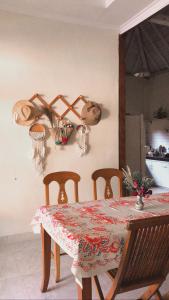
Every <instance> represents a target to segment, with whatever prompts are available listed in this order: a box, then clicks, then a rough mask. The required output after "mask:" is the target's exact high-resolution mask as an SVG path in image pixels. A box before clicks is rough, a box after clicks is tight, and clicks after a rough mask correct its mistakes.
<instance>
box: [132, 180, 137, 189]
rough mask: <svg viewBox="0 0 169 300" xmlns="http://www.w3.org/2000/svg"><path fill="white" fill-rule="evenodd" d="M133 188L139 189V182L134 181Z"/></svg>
mask: <svg viewBox="0 0 169 300" xmlns="http://www.w3.org/2000/svg"><path fill="white" fill-rule="evenodd" d="M133 186H134V188H135V189H137V188H138V182H137V180H134V181H133Z"/></svg>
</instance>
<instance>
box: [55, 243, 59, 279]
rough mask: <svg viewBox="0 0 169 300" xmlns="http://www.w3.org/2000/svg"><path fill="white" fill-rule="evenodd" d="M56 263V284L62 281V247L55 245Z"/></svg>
mask: <svg viewBox="0 0 169 300" xmlns="http://www.w3.org/2000/svg"><path fill="white" fill-rule="evenodd" d="M54 263H55V272H56V282H59V281H60V247H59V246H58V244H57V243H54Z"/></svg>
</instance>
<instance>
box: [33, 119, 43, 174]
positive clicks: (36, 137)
mask: <svg viewBox="0 0 169 300" xmlns="http://www.w3.org/2000/svg"><path fill="white" fill-rule="evenodd" d="M29 135H30V137H31V138H32V149H33V153H32V159H34V161H35V168H36V170H37V171H38V173H39V174H43V172H44V169H45V160H46V145H45V137H46V130H45V126H44V125H42V124H39V123H35V124H33V125H32V126H31V127H30V129H29Z"/></svg>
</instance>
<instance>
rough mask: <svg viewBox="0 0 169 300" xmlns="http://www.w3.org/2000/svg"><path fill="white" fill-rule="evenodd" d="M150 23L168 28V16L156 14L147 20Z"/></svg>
mask: <svg viewBox="0 0 169 300" xmlns="http://www.w3.org/2000/svg"><path fill="white" fill-rule="evenodd" d="M148 21H149V22H150V23H154V24H158V25H163V26H169V16H167V15H164V14H158V15H157V16H154V17H152V18H151V19H149V20H148Z"/></svg>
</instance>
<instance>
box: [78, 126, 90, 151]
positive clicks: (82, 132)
mask: <svg viewBox="0 0 169 300" xmlns="http://www.w3.org/2000/svg"><path fill="white" fill-rule="evenodd" d="M76 130H77V145H78V149H79V151H80V156H83V155H84V154H85V153H86V152H87V150H88V145H87V136H88V133H89V129H88V127H87V126H86V125H84V124H81V125H78V126H77V127H76Z"/></svg>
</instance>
